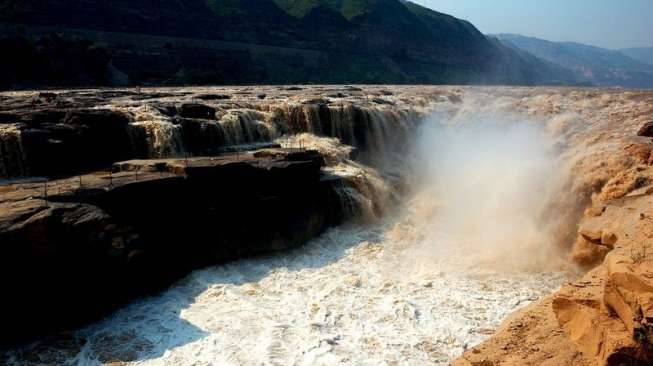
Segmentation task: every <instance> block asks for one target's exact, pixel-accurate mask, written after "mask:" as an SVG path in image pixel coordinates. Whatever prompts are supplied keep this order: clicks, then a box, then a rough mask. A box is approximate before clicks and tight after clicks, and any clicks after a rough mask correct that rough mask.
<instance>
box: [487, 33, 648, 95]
mask: <svg viewBox="0 0 653 366" xmlns="http://www.w3.org/2000/svg"><path fill="white" fill-rule="evenodd" d="M494 37H497V38H498V39H499V40H501V42H503V43H504V44H506V45H508V46H512V47H515V48H518V49H520V50H523V51H526V52H529V53H531V54H533V55H535V56H537V57H539V58H542V59H544V60H547V61H549V62H553V63H556V64H558V65H560V66H563V67H566V68H568V69H570V70H572V71H574V73H575V74H576V75H577V76H578V77H579V78H584V79H586V80H588V81H590V82H591V83H592V84H595V85H597V86H623V87H632V88H652V87H653V66H652V65H649V64H645V63H643V62H641V61H638V60H635V59H633V58H631V57H628V56H626V55H625V54H623V53H621V52H619V51H613V50H607V49H603V48H599V47H593V46H588V45H584V44H581V43H573V42H551V41H547V40H543V39H539V38H533V37H525V36H521V35H517V34H498V35H495V36H494Z"/></svg>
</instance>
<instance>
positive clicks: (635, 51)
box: [619, 47, 653, 65]
mask: <svg viewBox="0 0 653 366" xmlns="http://www.w3.org/2000/svg"><path fill="white" fill-rule="evenodd" d="M619 52H621V53H623V54H624V55H626V56H628V57H630V58H634V59H635V60H637V61H640V62H643V63H645V64H649V65H653V47H636V48H624V49H621V50H619Z"/></svg>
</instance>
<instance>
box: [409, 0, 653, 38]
mask: <svg viewBox="0 0 653 366" xmlns="http://www.w3.org/2000/svg"><path fill="white" fill-rule="evenodd" d="M412 1H413V2H415V3H418V4H420V5H424V6H427V7H429V8H431V9H434V10H437V11H440V12H443V13H447V14H451V15H453V16H455V17H458V18H462V19H466V20H469V21H471V22H472V23H474V25H475V26H476V27H478V28H479V29H480V30H481V32H483V33H519V34H523V35H528V36H535V37H540V38H545V39H549V40H552V41H575V42H581V43H587V44H591V45H595V46H600V47H606V48H626V47H643V46H648V47H650V46H653V0H412Z"/></svg>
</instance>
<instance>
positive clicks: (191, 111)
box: [179, 103, 215, 119]
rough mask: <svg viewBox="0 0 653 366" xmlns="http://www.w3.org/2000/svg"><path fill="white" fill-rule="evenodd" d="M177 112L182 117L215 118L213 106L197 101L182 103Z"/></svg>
mask: <svg viewBox="0 0 653 366" xmlns="http://www.w3.org/2000/svg"><path fill="white" fill-rule="evenodd" d="M179 114H180V115H181V116H182V117H184V118H200V119H215V108H213V107H209V106H207V105H204V104H199V103H184V104H182V105H181V108H180V109H179Z"/></svg>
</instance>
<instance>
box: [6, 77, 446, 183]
mask: <svg viewBox="0 0 653 366" xmlns="http://www.w3.org/2000/svg"><path fill="white" fill-rule="evenodd" d="M225 92H229V94H224V93H225ZM427 97H428V98H427V99H426V100H424V96H422V97H420V98H421V99H422V103H423V105H422V107H423V106H424V104H428V103H432V102H434V101H437V100H438V98H439V95H433V96H427ZM420 108H421V107H420V106H411V105H409V104H407V103H406V101H405V100H404V99H403V98H401V99H400V98H396V97H395V96H394V93H393V92H390V91H388V90H384V89H382V88H370V89H369V90H365V91H363V90H362V89H360V88H338V87H335V88H332V87H322V88H313V89H312V90H310V91H305V90H303V89H302V88H295V89H293V88H286V87H278V88H277V87H258V88H235V89H233V90H212V89H206V90H202V89H197V88H194V89H193V88H191V89H147V90H145V89H144V90H138V91H137V90H135V89H128V90H107V91H102V90H90V91H57V92H50V93H35V92H16V93H7V94H5V95H2V96H0V153H1V154H0V179H2V178H16V177H25V176H45V177H61V176H66V175H69V174H76V173H80V172H85V171H89V170H95V169H106V168H108V167H109V166H110V165H111V163H114V162H117V161H122V160H128V159H146V158H166V157H187V156H205V155H213V154H218V153H222V152H226V151H234V150H243V149H251V148H252V147H265V146H271V145H274V140H276V139H279V138H281V137H282V136H286V135H288V134H300V133H304V132H308V133H311V134H313V135H317V136H325V137H335V138H338V139H339V140H340V141H341V142H343V143H345V144H349V145H351V146H355V147H357V148H359V149H360V150H361V151H363V152H371V153H373V152H378V151H380V150H383V149H386V148H388V147H392V146H398V145H399V146H400V145H403V144H404V143H405V141H406V139H407V135H408V134H410V132H411V131H412V130H414V127H415V125H416V124H417V123H418V122H419V120H420V118H421V117H422V116H423V113H422V112H420ZM297 147H298V146H297Z"/></svg>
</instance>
